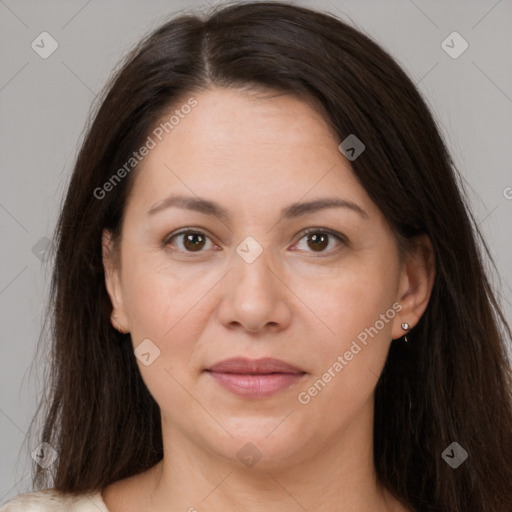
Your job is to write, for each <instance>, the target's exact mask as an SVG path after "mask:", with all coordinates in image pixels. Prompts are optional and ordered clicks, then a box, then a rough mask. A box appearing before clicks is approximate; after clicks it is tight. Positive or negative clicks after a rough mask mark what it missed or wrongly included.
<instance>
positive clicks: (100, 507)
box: [0, 489, 108, 512]
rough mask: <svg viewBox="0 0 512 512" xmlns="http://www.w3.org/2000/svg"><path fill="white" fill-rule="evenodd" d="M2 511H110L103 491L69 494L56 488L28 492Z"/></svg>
mask: <svg viewBox="0 0 512 512" xmlns="http://www.w3.org/2000/svg"><path fill="white" fill-rule="evenodd" d="M0 512H108V509H107V507H106V505H105V503H104V501H103V499H102V498H101V493H100V492H97V493H95V494H81V495H79V496H69V495H66V494H61V493H60V492H58V491H56V490H55V489H45V490H43V491H33V492H26V493H23V494H18V496H15V497H14V498H12V499H10V500H9V501H7V502H5V503H4V504H3V505H2V506H0Z"/></svg>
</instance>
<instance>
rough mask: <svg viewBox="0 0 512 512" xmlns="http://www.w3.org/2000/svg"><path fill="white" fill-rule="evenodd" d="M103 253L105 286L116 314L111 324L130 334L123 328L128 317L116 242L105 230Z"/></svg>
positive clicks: (102, 245)
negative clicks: (125, 310) (125, 312)
mask: <svg viewBox="0 0 512 512" xmlns="http://www.w3.org/2000/svg"><path fill="white" fill-rule="evenodd" d="M101 251H102V260H103V270H104V272H105V286H106V289H107V293H108V295H109V297H110V302H111V303H112V309H113V313H114V312H115V318H116V322H115V323H114V321H113V320H112V317H113V316H114V315H113V314H112V315H111V322H112V325H113V327H114V328H115V329H117V330H118V331H120V332H128V331H127V330H126V329H125V328H124V327H123V326H124V325H127V322H126V317H125V314H124V307H123V300H122V290H121V282H120V275H119V262H118V258H117V256H118V255H117V254H116V249H115V247H114V241H113V239H112V233H111V232H110V231H109V230H107V229H104V230H103V233H102V236H101Z"/></svg>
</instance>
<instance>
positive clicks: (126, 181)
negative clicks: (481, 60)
mask: <svg viewBox="0 0 512 512" xmlns="http://www.w3.org/2000/svg"><path fill="white" fill-rule="evenodd" d="M479 240H480V235H479V233H478V230H477V228H476V226H475V224H474V223H473V222H472V219H471V216H470V214H469V212H468V210H467V208H466V206H465V204H464V202H463V200H462V197H461V194H460V192H459V190H458V188H457V182H456V173H455V171H454V169H453V163H452V161H451V159H450V156H449V154H448V152H447V150H446V148H445V145H444V143H443V141H442V139H441V137H440V135H439V132H438V130H437V128H436V125H435V123H434V121H433V119H432V117H431V114H430V113H429V111H428V109H427V107H426V105H425V103H424V101H423V100H422V98H421V97H420V95H419V93H418V92H417V91H416V89H415V87H414V85H413V84H412V83H411V81H410V79H409V78H408V77H407V76H406V75H405V74H404V72H403V71H402V70H401V69H400V68H399V67H398V65H397V64H396V63H395V62H394V60H392V58H391V57H390V56H389V55H388V54H387V53H386V52H384V51H383V50H382V49H381V48H380V47H379V46H378V45H376V44H375V43H374V42H372V41H371V40H369V39H368V38H367V37H366V36H364V35H362V34H361V33H359V32H358V31H356V30H355V29H353V28H351V27H350V26H348V25H346V24H344V23H342V22H341V21H339V20H337V19H335V18H334V17H331V16H329V15H326V14H321V13H318V12H314V11H312V10H309V9H306V8H304V7H298V6H291V5H287V4H283V3H277V2H262V3H255V4H234V5H231V6H228V7H224V8H222V9H220V10H218V11H217V12H216V13H214V14H212V15H211V16H210V17H208V18H207V19H206V20H202V19H199V18H198V17H196V16H192V15H189V16H182V17H180V18H177V19H174V20H172V21H170V22H168V23H166V24H165V25H163V26H162V27H160V28H159V29H158V30H156V31H155V32H154V33H153V34H151V35H150V36H149V37H148V38H147V39H145V40H144V41H143V42H141V44H140V46H139V47H138V48H137V49H136V50H135V51H134V52H133V53H132V54H131V55H130V56H129V58H128V59H127V60H126V62H125V63H124V66H123V67H122V69H121V70H120V71H119V72H118V73H117V75H116V77H115V78H114V79H113V81H112V83H111V84H110V86H109V88H108V92H107V94H106V96H105V98H104V100H103V102H102V105H101V108H100V109H99V111H98V112H97V114H96V116H95V119H94V122H93V123H92V125H91V127H90V130H89V133H88V135H87V137H86V139H85V141H84V144H83V147H82V149H81V152H80V154H79V156H78V160H77V163H76V166H75V169H74V172H73V176H72V180H71V183H70V186H69V190H68V193H67V198H66V201H65V204H64V207H63V210H62V213H61V217H60V220H59V225H58V231H57V243H58V251H57V256H56V264H55V272H54V280H53V288H52V291H53V299H54V301H53V308H54V309H53V311H54V312H53V315H54V333H53V340H54V345H53V369H52V379H53V380H52V382H51V388H50V389H51V393H52V394H51V403H50V404H49V407H48V410H47V411H46V413H45V414H46V416H45V428H44V433H43V436H42V439H40V442H41V443H47V444H43V445H42V448H41V449H42V453H41V457H42V458H43V459H44V458H45V457H47V454H48V452H50V453H54V452H53V451H52V450H55V453H57V454H58V458H57V460H55V462H53V464H52V465H50V466H49V468H48V469H47V470H45V469H43V467H42V466H43V465H37V466H36V467H35V475H34V488H36V489H39V490H38V491H35V492H33V493H27V494H24V495H20V496H18V497H17V498H15V499H13V500H11V501H10V502H8V503H7V504H5V505H4V507H3V508H1V509H0V510H1V511H3V512H8V511H9V512H11V511H22V510H33V507H35V506H36V504H37V505H39V506H40V507H41V508H40V509H38V510H68V509H71V507H72V506H75V507H79V506H81V507H82V508H80V510H84V511H85V510H91V511H92V510H98V509H99V510H102V511H104V512H105V511H110V512H120V511H123V512H131V511H135V510H137V511H139V510H151V511H153V512H160V511H164V510H166V511H168V510H183V511H185V510H188V511H195V510H199V511H213V510H227V511H230V510H240V509H242V508H243V510H247V511H260V510H266V511H271V512H273V511H279V512H287V511H292V510H293V511H295V510H308V511H327V510H329V511H332V510H343V511H346V512H347V511H348V512H351V511H358V512H361V511H370V510H371V511H376V510H379V511H430V510H431V511H453V512H459V511H476V510H478V511H493V512H498V511H500V512H505V511H509V510H511V509H512V485H511V482H512V465H511V462H512V437H511V432H512V400H511V386H512V379H511V367H510V361H509V360H508V359H507V352H506V343H507V340H509V339H510V329H509V327H508V325H507V323H506V321H505V319H504V317H503V315H502V313H501V312H500V309H499V307H498V304H497V302H496V300H495V298H494V296H493V292H492V290H491V287H490V285H489V282H488V280H487V277H486V275H485V273H484V270H483V263H482V258H481V256H480V254H479V251H478V241H479ZM49 486H51V487H50V488H49V489H47V490H41V489H44V488H45V487H49Z"/></svg>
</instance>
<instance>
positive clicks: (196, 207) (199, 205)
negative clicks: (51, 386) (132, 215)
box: [148, 195, 368, 221]
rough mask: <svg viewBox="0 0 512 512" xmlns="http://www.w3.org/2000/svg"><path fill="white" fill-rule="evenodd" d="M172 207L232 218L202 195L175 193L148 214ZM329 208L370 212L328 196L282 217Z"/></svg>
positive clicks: (290, 209)
mask: <svg viewBox="0 0 512 512" xmlns="http://www.w3.org/2000/svg"><path fill="white" fill-rule="evenodd" d="M171 207H175V208H182V209H184V210H193V211H196V212H199V213H203V214H205V215H215V216H216V217H218V218H220V219H222V220H225V221H229V220H230V218H231V216H230V214H229V212H228V211H227V210H226V209H225V208H223V207H222V206H220V205H219V204H218V203H215V202H214V201H210V200H208V199H203V198H201V197H189V196H179V195H173V196H170V197H167V198H166V199H164V200H162V201H159V202H157V203H155V204H154V205H153V206H152V207H151V209H150V210H149V211H148V215H154V214H155V213H158V212H160V211H162V210H165V209H167V208H171ZM327 208H346V209H348V210H351V211H353V212H356V213H357V214H359V215H360V216H361V217H363V218H365V219H367V218H368V214H367V213H366V212H365V211H364V210H363V209H362V208H361V207H360V206H359V205H357V204H356V203H353V202H352V201H348V200H347V199H341V198H339V197H326V198H323V199H316V200H314V201H309V202H303V203H293V204H290V205H289V206H286V207H285V208H283V209H282V210H281V217H282V218H284V219H293V218H296V217H300V216H302V215H307V214H310V213H315V212H318V211H320V210H324V209H327ZM281 217H280V218H281Z"/></svg>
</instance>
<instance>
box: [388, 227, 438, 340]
mask: <svg viewBox="0 0 512 512" xmlns="http://www.w3.org/2000/svg"><path fill="white" fill-rule="evenodd" d="M434 278H435V256H434V249H433V247H432V243H431V241H430V238H429V237H428V236H427V235H420V236H418V237H416V239H414V241H412V242H411V247H410V248H409V249H407V252H406V255H405V260H404V263H403V265H402V274H401V279H400V286H399V293H398V297H397V300H398V302H400V304H401V305H402V309H401V310H400V313H399V314H398V315H397V316H396V317H395V320H394V323H393V331H392V337H393V339H398V338H401V337H402V336H403V335H404V334H406V331H404V329H403V328H402V324H409V326H410V328H411V329H413V328H414V326H415V325H416V324H417V323H418V322H419V320H420V318H421V316H422V315H423V313H424V312H425V310H426V309H427V306H428V302H429V300H430V295H431V293H432V287H433V285H434Z"/></svg>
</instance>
